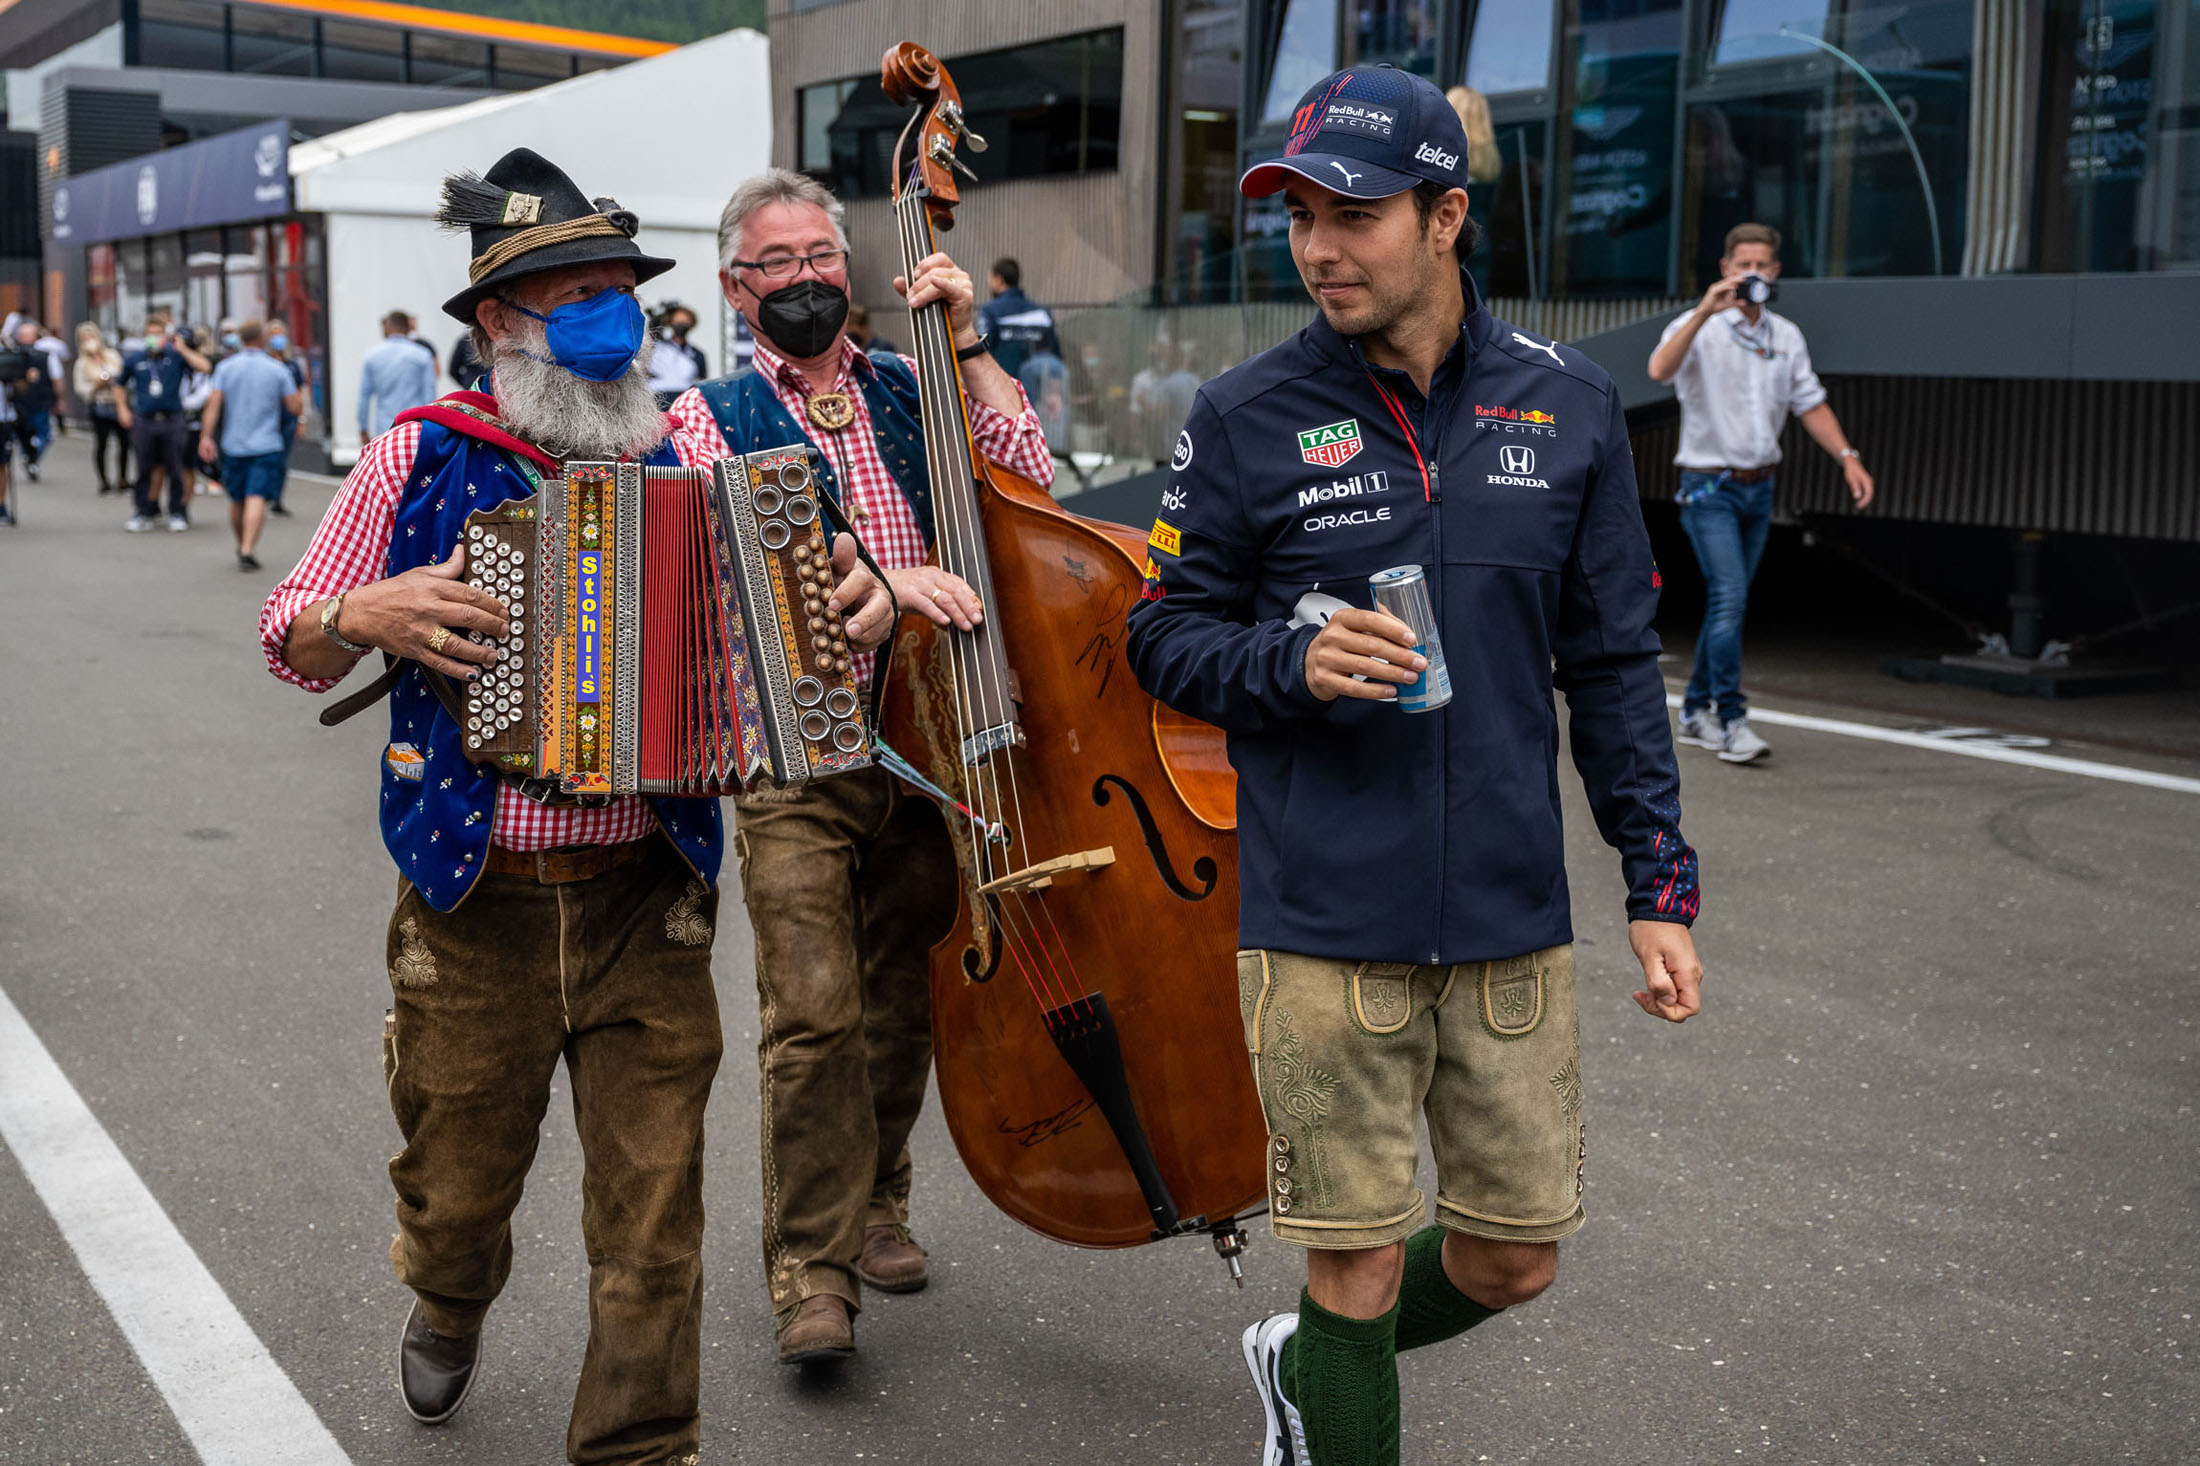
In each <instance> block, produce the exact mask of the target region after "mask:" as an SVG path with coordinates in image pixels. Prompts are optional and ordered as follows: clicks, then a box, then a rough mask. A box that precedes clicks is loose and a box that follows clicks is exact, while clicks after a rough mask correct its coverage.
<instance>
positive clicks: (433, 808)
mask: <svg viewBox="0 0 2200 1466" xmlns="http://www.w3.org/2000/svg"><path fill="white" fill-rule="evenodd" d="M649 462H650V463H652V464H654V465H659V466H663V467H677V466H678V464H679V459H678V458H677V457H676V456H675V455H674V453H673V451H672V445H671V443H670V442H669V441H668V442H666V443H665V444H664V445H663V446H662V447H660V448H659V449H658V450H657V451H656V452H655V453H653V454H651V455H650V457H649ZM533 492H534V486H533V485H532V484H531V483H529V482H528V479H527V476H526V475H525V474H524V473H522V472H521V471H520V469H519V468H518V467H517V466H516V465H515V464H514V462H513V460H512V458H511V457H510V455H509V454H507V453H506V452H504V451H503V450H502V449H499V448H495V447H492V446H491V445H489V444H488V443H485V442H482V441H480V440H479V439H476V438H471V437H468V436H466V435H464V434H462V433H458V432H455V431H453V430H452V429H450V428H447V427H444V426H442V425H440V424H438V423H435V422H426V421H424V422H422V423H421V424H420V452H419V455H418V456H417V457H415V458H414V460H413V470H412V477H411V478H409V479H408V480H406V483H405V492H404V494H403V495H402V496H401V497H400V498H399V499H398V503H397V523H396V527H395V529H394V531H393V533H392V534H391V537H390V558H389V573H390V574H392V575H399V574H402V573H403V572H405V571H407V570H416V569H418V568H420V567H421V566H423V565H432V564H436V563H438V562H440V561H442V560H444V559H446V558H448V556H449V555H450V553H451V551H452V549H453V547H454V546H456V545H457V544H458V540H459V536H460V534H461V533H462V532H463V531H464V528H465V524H466V516H467V515H468V514H470V513H472V512H473V511H475V510H477V509H493V508H495V507H496V506H497V505H499V504H501V503H503V502H504V501H505V500H506V499H524V498H526V497H527V496H528V495H529V494H531V493H533ZM403 666H404V671H403V673H402V674H401V675H400V676H399V677H398V679H397V684H396V686H394V687H393V688H391V689H390V746H389V748H388V749H387V750H385V752H384V755H383V759H382V843H383V844H385V845H386V846H388V847H389V852H390V858H391V859H392V860H395V861H396V862H397V869H398V870H399V872H400V873H402V874H403V875H404V877H405V878H406V879H407V880H409V881H411V882H412V883H413V884H414V885H415V886H417V887H419V888H420V894H421V895H422V896H424V897H426V898H427V901H428V904H429V905H430V906H432V907H434V908H435V909H436V910H438V911H449V910H450V909H451V908H452V907H454V906H456V905H458V903H459V902H460V901H463V900H464V899H465V898H466V893H467V892H468V891H470V890H472V889H473V885H474V882H475V880H477V879H478V878H479V877H480V875H481V868H482V862H483V860H484V859H485V858H486V856H487V854H488V850H489V830H490V826H491V825H492V824H493V823H494V822H495V817H496V797H497V776H496V774H495V772H494V771H492V770H489V769H485V768H482V767H480V766H478V765H476V764H473V763H470V762H468V761H467V759H466V756H465V753H464V751H463V746H462V744H461V741H460V735H459V731H458V725H457V724H456V723H454V722H452V721H451V718H450V715H449V714H448V713H446V712H444V710H443V704H442V703H440V702H438V701H437V700H436V696H435V693H434V692H433V691H432V690H430V688H429V687H428V683H427V679H426V678H425V677H424V676H423V675H422V673H421V669H420V664H419V663H417V662H406V663H404V664H403ZM649 803H650V807H651V808H652V809H653V810H655V811H656V815H657V822H658V823H659V824H661V825H663V826H664V829H665V833H666V834H667V835H670V836H671V837H672V843H673V844H674V845H675V846H677V847H679V851H680V854H681V856H682V857H683V858H685V859H686V861H687V863H688V864H689V865H691V866H693V867H694V869H695V873H696V874H697V875H698V876H701V877H702V878H703V880H705V881H706V882H709V883H710V884H712V885H716V884H717V882H718V865H719V859H720V857H721V855H722V854H723V853H724V845H725V836H724V832H723V827H722V825H721V822H720V818H719V810H718V801H717V800H715V799H671V798H656V797H652V798H651V799H650V801H649Z"/></svg>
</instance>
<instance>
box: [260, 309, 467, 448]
mask: <svg viewBox="0 0 2200 1466" xmlns="http://www.w3.org/2000/svg"><path fill="white" fill-rule="evenodd" d="M284 370H285V371H286V372H288V370H289V369H288V368H287V367H285V368H284ZM303 395H304V394H303V393H301V394H300V397H301V400H302V398H303ZM433 401H435V351H434V349H433V348H432V347H431V348H429V349H427V350H422V349H421V343H419V342H418V341H415V340H413V339H412V317H411V316H409V315H407V314H405V312H403V311H391V312H390V313H389V314H388V315H386V316H384V317H383V318H382V340H381V341H380V343H378V344H377V345H376V346H375V347H374V349H373V350H371V351H369V352H368V353H367V358H366V360H365V361H364V362H362V363H361V364H360V367H359V446H360V447H362V448H364V447H365V446H366V445H367V444H369V443H371V442H373V441H374V440H375V439H376V438H379V437H381V436H382V435H383V434H384V433H386V432H388V431H389V430H390V424H391V423H393V422H395V421H396V420H397V415H398V414H399V413H401V412H410V411H411V410H412V409H413V408H415V407H425V406H427V405H428V404H429V403H431V402H433ZM300 410H301V411H302V408H301V409H300ZM292 415H293V416H296V415H297V414H296V413H293V414H292Z"/></svg>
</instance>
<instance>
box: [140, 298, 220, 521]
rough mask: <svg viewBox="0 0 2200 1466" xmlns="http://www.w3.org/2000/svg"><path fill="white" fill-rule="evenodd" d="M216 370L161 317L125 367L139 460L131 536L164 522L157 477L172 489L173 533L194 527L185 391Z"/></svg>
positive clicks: (170, 517) (150, 325) (152, 323)
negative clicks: (193, 379)
mask: <svg viewBox="0 0 2200 1466" xmlns="http://www.w3.org/2000/svg"><path fill="white" fill-rule="evenodd" d="M212 370H213V365H212V363H210V362H208V361H207V359H206V358H205V357H203V356H201V355H199V353H198V352H197V351H195V350H193V349H192V347H191V343H190V341H189V340H188V339H187V338H186V337H185V336H184V334H183V333H182V332H181V331H180V330H178V329H177V328H176V327H175V325H174V324H173V323H172V322H171V321H170V320H169V319H168V318H167V317H166V316H162V315H155V316H153V317H151V318H150V319H148V320H147V321H146V323H145V333H144V350H142V351H139V352H134V353H132V354H131V355H130V356H129V357H128V358H127V359H126V360H125V361H124V363H123V367H122V385H123V386H124V387H125V388H127V389H128V390H129V393H130V452H131V454H132V455H133V456H134V457H136V459H137V462H138V478H137V512H136V513H134V514H132V515H131V516H130V518H129V519H128V520H127V521H126V522H125V523H124V524H123V526H122V527H123V528H124V529H126V530H128V531H129V532H130V533H132V534H142V533H144V532H145V531H146V530H149V529H152V528H153V527H154V526H155V525H156V524H157V523H159V520H160V500H159V498H158V497H157V495H158V493H159V490H158V489H156V487H155V486H154V482H153V475H154V474H156V473H158V474H161V475H162V476H163V477H164V478H165V480H166V482H167V485H168V528H169V530H170V531H171V532H172V533H175V534H181V533H183V532H184V531H185V530H187V529H189V528H190V527H191V521H190V519H189V518H188V517H187V516H186V514H185V508H186V506H187V505H188V504H189V502H190V501H189V499H188V498H187V497H186V496H187V495H189V494H190V492H191V475H190V471H189V470H190V461H189V449H188V447H187V444H188V441H189V437H190V413H189V412H188V411H187V410H186V409H185V407H184V405H183V393H184V387H185V386H186V384H187V383H188V381H189V378H190V374H191V373H193V372H205V371H212Z"/></svg>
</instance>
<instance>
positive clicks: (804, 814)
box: [671, 168, 1054, 1363]
mask: <svg viewBox="0 0 2200 1466" xmlns="http://www.w3.org/2000/svg"><path fill="white" fill-rule="evenodd" d="M841 217H842V209H841V205H840V201H839V200H838V199H836V198H834V197H833V196H832V194H831V193H829V192H827V191H826V189H825V188H823V187H822V186H821V185H819V184H818V183H816V182H815V181H813V180H811V179H808V178H805V177H803V176H802V175H801V174H799V173H792V172H789V171H787V170H785V169H778V168H774V169H771V170H769V171H767V172H765V173H763V174H760V175H758V176H757V177H755V178H752V179H750V180H749V181H748V182H746V183H744V184H742V185H741V186H740V187H739V188H737V189H735V190H734V193H733V197H732V198H731V199H729V200H728V201H727V203H726V208H725V212H724V214H723V215H722V216H721V217H720V219H719V221H718V257H719V280H720V283H721V285H722V286H723V287H724V289H725V293H726V300H727V301H728V302H729V303H730V304H731V305H732V306H733V307H734V309H736V310H738V311H739V312H740V313H741V315H742V317H743V319H745V320H746V321H747V322H748V325H749V329H750V331H751V332H752V333H753V334H754V336H755V338H756V361H755V367H754V369H753V370H751V371H748V372H743V373H739V374H736V375H734V376H731V377H722V378H719V379H718V380H716V381H711V382H705V383H703V384H701V385H699V386H697V387H694V388H692V389H690V390H689V391H688V392H686V393H684V394H683V395H682V396H681V397H680V398H679V399H678V400H677V401H675V402H674V403H673V404H672V408H671V412H672V415H673V417H674V418H675V419H677V420H678V421H679V422H680V423H681V424H682V426H683V428H684V429H686V431H687V433H688V434H690V435H692V437H693V439H694V441H695V443H696V444H697V445H698V447H699V449H700V451H702V453H703V454H704V456H706V457H716V456H719V455H722V454H738V453H753V452H757V451H760V450H762V449H766V448H774V447H780V446H783V445H786V444H790V443H796V442H803V441H807V442H809V443H810V444H812V445H814V446H815V447H816V449H817V450H818V452H819V454H820V455H821V457H822V460H823V461H822V462H821V464H820V465H819V478H820V481H821V482H822V485H823V487H824V490H825V492H826V494H827V495H829V496H830V497H831V498H832V500H833V502H834V503H836V504H837V505H839V507H840V509H841V511H842V512H843V513H844V514H845V515H846V516H847V518H848V519H849V520H850V521H852V522H853V524H854V526H855V529H856V533H857V534H858V535H859V536H860V537H861V538H862V539H863V541H864V542H865V544H866V545H868V546H869V548H870V550H871V553H872V554H873V556H874V557H875V558H876V559H877V561H878V563H879V565H880V567H881V568H882V569H884V571H885V572H886V577H887V580H888V581H889V583H890V584H891V586H892V588H893V591H894V595H895V597H896V599H897V600H898V601H899V603H900V607H901V610H902V612H903V613H904V614H912V613H914V614H921V615H924V616H927V617H929V618H931V619H932V620H933V621H934V622H936V623H938V624H939V625H941V626H954V627H958V628H962V629H965V630H967V629H968V628H970V627H971V626H973V625H975V624H976V623H977V621H978V619H979V618H980V617H981V616H983V614H984V608H983V607H982V606H981V605H979V603H978V597H977V595H976V594H975V593H974V592H973V591H972V590H971V588H970V586H969V585H968V584H967V583H966V582H964V581H963V580H962V579H961V578H960V577H958V576H955V575H951V574H949V573H947V572H946V571H944V570H941V569H940V568H939V567H938V566H937V565H933V564H927V563H926V560H927V558H928V556H929V555H930V553H931V547H932V541H933V517H932V492H931V481H930V478H929V476H928V472H927V468H926V462H925V452H924V438H923V429H922V426H921V424H920V422H919V418H918V399H917V383H916V376H915V371H914V364H913V363H912V362H911V361H909V360H908V359H907V358H905V357H898V356H892V355H888V354H885V353H880V354H878V355H868V354H866V353H865V352H863V351H862V350H860V349H858V348H857V347H856V345H855V344H854V343H852V342H851V341H849V340H848V336H847V326H846V322H847V316H848V239H847V235H846V233H845V232H844V231H843V228H842V223H841ZM894 283H895V288H896V289H897V290H899V291H901V292H902V294H903V295H904V296H905V297H906V298H907V299H908V301H909V304H910V305H911V306H912V307H921V306H925V305H929V304H932V303H934V302H940V303H944V304H945V306H946V308H947V313H948V318H949V321H950V323H951V325H952V327H953V331H954V343H955V348H956V356H957V358H958V359H959V360H960V361H961V363H962V380H963V388H964V393H965V397H966V401H967V404H968V408H969V413H970V426H971V437H972V440H973V442H974V443H975V444H976V445H977V448H978V450H979V451H980V452H981V453H983V454H984V455H985V456H986V457H987V458H989V459H991V460H992V461H994V462H996V463H999V464H1001V465H1002V466H1004V467H1006V468H1010V469H1013V470H1015V471H1016V472H1017V473H1020V474H1022V475H1024V476H1025V477H1027V478H1030V479H1032V480H1033V481H1035V482H1037V483H1039V484H1041V485H1045V484H1049V483H1052V482H1053V478H1054V466H1053V460H1052V458H1051V457H1050V456H1049V454H1048V451H1047V443H1046V437H1045V435H1044V433H1043V432H1042V431H1041V429H1040V426H1039V419H1038V417H1037V415H1036V414H1035V413H1033V412H1032V410H1031V405H1030V403H1029V402H1027V401H1026V400H1025V399H1024V393H1023V389H1022V388H1021V387H1019V386H1018V385H1017V384H1016V382H1015V381H1014V380H1013V379H1012V378H1010V377H1009V376H1008V374H1007V373H1005V372H1003V371H1002V370H1001V369H1000V367H999V366H998V365H996V364H995V363H994V362H993V360H992V359H991V357H990V356H989V355H988V354H987V347H988V345H989V343H988V342H987V341H986V339H985V338H984V337H983V336H981V335H980V334H979V332H978V329H977V327H976V325H975V324H974V315H975V312H974V309H973V303H972V302H973V297H972V291H971V285H970V277H969V276H968V275H966V274H964V273H963V271H962V270H960V269H958V268H957V267H956V266H955V264H954V262H953V261H952V260H950V259H948V257H947V256H946V255H944V254H934V255H930V256H928V257H926V258H925V259H923V260H921V261H919V262H918V265H917V269H916V278H915V279H914V280H908V281H904V280H896V281H895V282H894ZM872 661H873V659H872V658H871V657H869V656H862V657H858V658H856V659H855V663H856V674H857V677H858V679H859V680H860V681H862V682H863V683H864V684H865V685H866V686H868V685H869V682H870V679H871V676H872V673H873V666H872ZM734 851H735V854H736V856H737V857H738V859H739V861H740V866H741V887H742V897H743V899H744V900H745V901H746V902H747V905H748V911H749V922H750V924H751V925H752V926H753V927H754V928H755V930H756V988H757V1000H758V1016H759V1020H760V1023H761V1025H762V1033H761V1034H760V1036H759V1039H758V1044H757V1063H758V1068H759V1070H760V1077H761V1083H762V1094H761V1096H760V1104H759V1109H760V1112H761V1115H762V1126H763V1135H762V1161H763V1172H764V1175H763V1180H764V1197H763V1202H764V1205H763V1211H764V1237H763V1242H764V1272H765V1279H766V1282H767V1284H768V1286H769V1287H770V1290H771V1300H772V1310H773V1313H774V1315H775V1321H776V1333H777V1339H778V1346H779V1357H780V1358H781V1359H782V1360H784V1361H786V1362H788V1363H801V1362H805V1361H813V1360H828V1359H833V1358H838V1357H843V1356H846V1355H848V1354H850V1353H852V1352H854V1349H855V1314H856V1313H857V1312H858V1311H859V1310H860V1309H861V1307H862V1285H863V1284H865V1283H868V1284H870V1285H871V1286H872V1287H874V1288H877V1289H880V1290H882V1291H885V1292H892V1293H910V1292H915V1291H916V1290H917V1289H919V1288H922V1287H923V1286H924V1285H925V1282H926V1280H927V1276H928V1274H927V1264H926V1257H925V1252H924V1249H923V1248H922V1247H920V1246H918V1245H917V1243H916V1242H915V1241H914V1240H913V1239H912V1238H911V1236H910V1234H909V1178H910V1159H909V1143H908V1142H909V1132H910V1129H911V1127H913V1126H914V1125H915V1124H916V1119H917V1113H918V1111H919V1110H920V1109H921V1108H922V1107H923V1104H924V1089H925V1082H926V1079H927V1077H928V1076H929V1074H930V1071H931V1064H932V1033H931V1016H930V1015H931V991H930V983H931V977H930V968H931V962H930V954H931V949H932V947H933V945H934V944H935V943H937V942H938V941H939V940H940V939H941V938H942V937H944V936H945V935H946V933H947V930H948V928H949V926H950V925H951V924H952V922H953V920H954V913H955V910H956V900H957V896H956V882H957V872H956V868H955V857H954V853H953V850H952V848H951V847H950V845H949V843H948V838H947V831H946V829H945V827H944V826H943V824H942V823H941V820H940V816H939V813H938V810H937V808H936V807H935V806H934V805H933V804H931V803H930V802H929V801H928V800H927V799H925V798H924V797H923V796H921V795H919V794H917V793H915V792H914V791H913V790H911V789H909V788H907V787H905V786H903V785H902V784H900V783H898V782H897V781H896V780H895V778H894V777H893V776H892V775H891V774H889V773H887V772H886V770H885V769H883V768H877V767H874V768H870V769H864V770H859V771H856V772H853V773H848V774H842V775H838V776H836V777H834V778H832V779H826V780H820V781H818V782H816V783H813V784H809V785H806V786H803V787H802V788H800V789H787V790H773V789H768V788H767V789H760V790H759V791H757V792H755V793H753V794H750V795H747V796H744V797H742V798H740V799H737V800H735V801H734Z"/></svg>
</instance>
